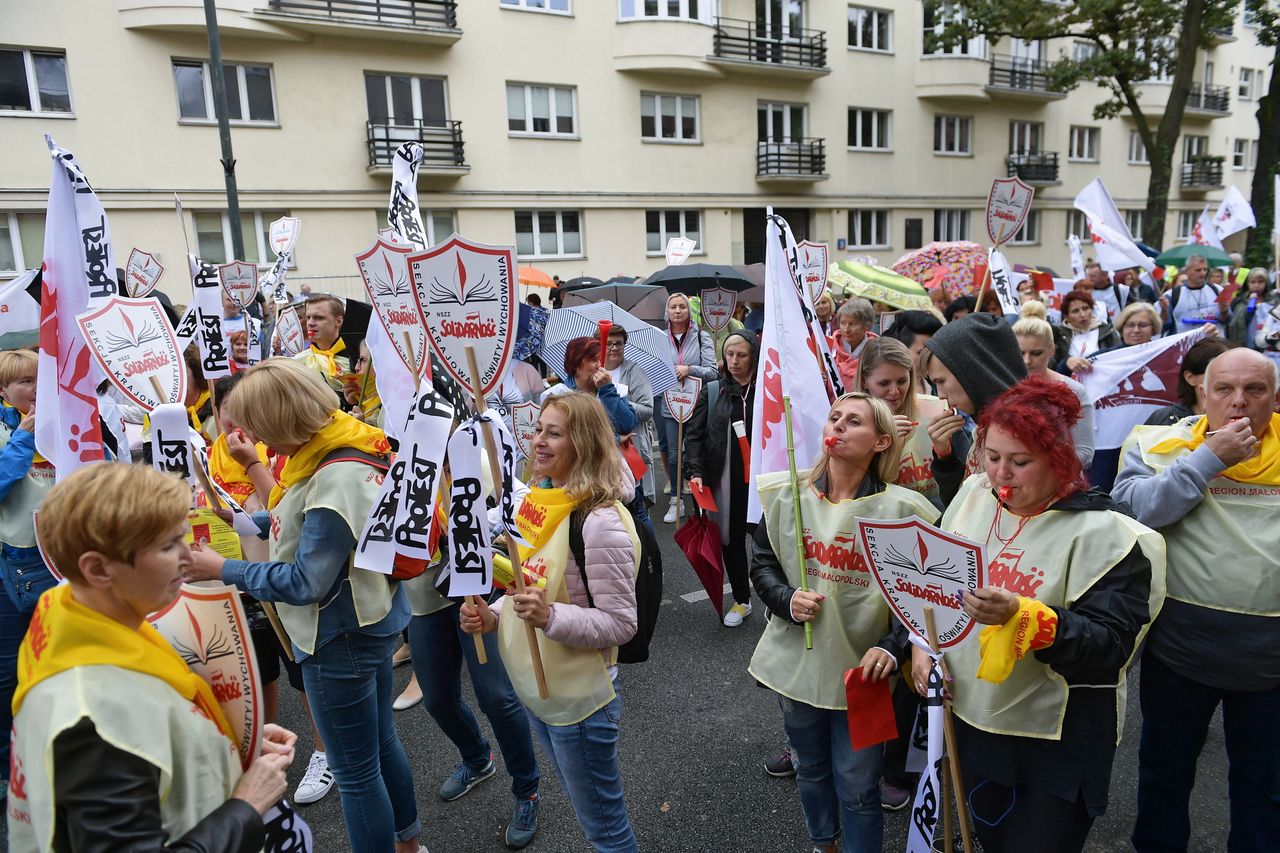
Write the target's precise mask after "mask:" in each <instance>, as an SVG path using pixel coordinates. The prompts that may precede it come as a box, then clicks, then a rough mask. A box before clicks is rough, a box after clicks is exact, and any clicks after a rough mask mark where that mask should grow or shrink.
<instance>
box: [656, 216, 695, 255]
mask: <svg viewBox="0 0 1280 853" xmlns="http://www.w3.org/2000/svg"><path fill="white" fill-rule="evenodd" d="M672 237H688V238H689V239H690V240H692V241H693V242H694V243H695V244H696V245H695V246H694V247H693V252H694V254H696V255H701V254H703V253H704V252H703V248H702V213H701V211H697V210H646V211H645V212H644V251H645V254H648V255H661V254H662V253H663V252H664V251H666V248H667V241H668V240H670V239H671V238H672Z"/></svg>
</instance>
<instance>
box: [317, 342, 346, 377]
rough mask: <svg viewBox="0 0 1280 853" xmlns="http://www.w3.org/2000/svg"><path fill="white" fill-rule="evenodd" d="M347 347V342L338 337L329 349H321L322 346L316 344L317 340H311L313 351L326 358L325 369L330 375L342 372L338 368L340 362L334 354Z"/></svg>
mask: <svg viewBox="0 0 1280 853" xmlns="http://www.w3.org/2000/svg"><path fill="white" fill-rule="evenodd" d="M346 348H347V342H346V341H344V340H343V339H342V338H338V340H337V341H335V342H334V344H333V346H331V347H329V348H328V349H320V347H318V346H316V342H315V341H312V342H311V351H312V352H313V353H315V354H316V355H318V356H320V357H321V358H322V359H324V363H325V369H326V370H328V371H329V375H330V376H337V375H338V374H340V373H341V372H342V371H341V370H339V369H338V362H337V360H336V359H335V358H334V356H336V355H337V354H338V353H340V352H342V351H343V350H345V349H346Z"/></svg>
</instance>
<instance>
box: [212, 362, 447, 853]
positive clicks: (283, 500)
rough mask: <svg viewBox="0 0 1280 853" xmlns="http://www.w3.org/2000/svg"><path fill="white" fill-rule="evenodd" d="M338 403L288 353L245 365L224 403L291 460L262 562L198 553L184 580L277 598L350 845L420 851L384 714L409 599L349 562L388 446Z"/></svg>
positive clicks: (408, 776) (401, 764) (400, 759)
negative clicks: (339, 798)
mask: <svg viewBox="0 0 1280 853" xmlns="http://www.w3.org/2000/svg"><path fill="white" fill-rule="evenodd" d="M336 404H337V401H336V400H335V399H334V396H333V392H332V391H331V390H330V389H329V386H328V385H327V384H326V383H325V381H324V379H322V378H321V377H320V375H319V374H318V373H316V372H315V371H313V370H311V369H309V368H307V367H305V366H304V365H302V364H300V363H299V362H297V361H294V360H292V359H285V358H271V359H267V360H266V361H264V362H262V363H261V364H258V365H255V366H254V367H252V368H250V369H249V370H247V371H245V373H244V378H243V379H241V380H240V382H239V384H238V385H237V386H236V388H235V390H234V391H232V393H231V399H229V400H227V401H226V404H225V405H226V406H227V408H228V411H229V413H230V415H231V418H232V420H233V421H235V422H236V423H238V424H240V425H241V427H242V428H243V429H244V432H245V433H246V434H247V435H248V437H249V438H250V439H251V440H253V441H261V442H262V443H264V444H265V445H266V446H267V447H268V448H269V449H270V450H272V451H274V452H275V453H277V454H283V455H285V456H288V457H289V461H288V463H287V464H286V465H285V466H284V469H283V470H282V471H281V473H280V482H279V485H277V486H276V488H275V489H274V490H272V492H271V496H270V499H269V500H268V502H267V506H268V509H269V510H270V513H269V515H268V514H267V513H259V515H258V516H256V517H255V520H256V521H258V523H259V527H261V528H262V529H263V534H264V535H268V534H269V541H270V544H271V556H270V561H269V562H246V561H244V560H224V559H223V558H222V557H221V556H219V555H218V554H216V553H214V552H213V551H211V550H209V549H207V548H203V547H200V546H199V545H197V546H196V547H195V548H193V566H192V569H191V572H190V576H191V578H192V579H194V580H222V581H223V582H225V583H228V584H232V585H234V586H236V587H238V588H239V589H241V590H244V591H245V592H248V593H249V594H250V595H252V596H253V597H254V598H256V599H258V600H259V601H273V602H276V603H277V612H278V613H279V616H280V621H281V623H282V624H283V625H284V629H285V631H286V632H287V633H288V634H289V639H290V640H291V641H292V644H293V654H294V657H295V658H296V659H297V660H298V662H299V664H300V665H301V667H302V681H303V684H304V686H305V687H306V692H307V698H308V700H309V702H310V706H311V716H312V718H313V720H314V721H315V724H316V729H317V730H318V731H319V732H320V734H321V735H323V736H324V743H325V747H326V749H325V755H326V758H327V760H328V763H329V766H330V767H331V768H332V770H333V775H334V778H335V779H336V780H337V784H338V790H339V791H340V792H341V793H342V815H343V819H344V822H345V823H346V827H347V835H348V836H349V838H350V841H351V849H352V850H353V851H354V853H388V851H390V850H391V849H392V847H393V844H394V848H395V851H396V853H417V851H418V835H419V833H420V831H421V828H422V824H421V821H419V819H418V807H417V804H416V803H415V801H414V796H413V774H412V772H411V770H410V769H409V761H408V759H407V758H406V757H405V753H404V747H403V745H402V744H401V743H400V737H399V735H398V734H397V733H396V728H395V724H394V723H393V722H392V719H391V715H392V710H391V702H392V695H391V694H392V691H391V688H392V680H393V679H392V673H391V655H392V653H393V652H394V651H395V639H396V635H397V634H398V633H400V631H401V630H403V629H404V627H405V625H407V624H408V623H409V605H408V601H407V600H406V598H405V593H404V591H403V590H402V589H401V588H400V585H399V584H398V583H397V582H395V581H392V580H391V578H390V576H389V575H385V574H381V573H379V572H374V571H367V570H365V569H360V568H356V567H355V565H354V564H353V559H354V551H355V547H356V542H357V537H359V535H360V532H361V531H362V530H363V529H364V524H365V521H366V519H368V517H369V512H370V510H371V509H372V507H373V502H374V500H375V499H376V497H377V494H378V489H379V487H380V486H381V484H382V478H383V472H384V471H385V470H386V458H387V455H388V453H389V452H390V445H389V443H388V442H387V437H386V435H385V434H384V433H383V432H382V430H380V429H375V428H374V427H371V426H368V425H367V424H363V423H360V422H359V421H357V420H356V419H355V418H353V417H351V416H350V415H347V414H344V413H343V412H341V411H339V410H338V409H337V405H336Z"/></svg>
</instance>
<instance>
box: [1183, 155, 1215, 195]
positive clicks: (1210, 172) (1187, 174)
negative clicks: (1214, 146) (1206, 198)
mask: <svg viewBox="0 0 1280 853" xmlns="http://www.w3.org/2000/svg"><path fill="white" fill-rule="evenodd" d="M1179 186H1181V187H1182V189H1183V190H1185V191H1187V192H1204V191H1206V190H1220V189H1222V159H1221V158H1218V157H1202V158H1200V159H1198V160H1195V161H1193V162H1191V163H1183V164H1182V176H1181V180H1180V181H1179Z"/></svg>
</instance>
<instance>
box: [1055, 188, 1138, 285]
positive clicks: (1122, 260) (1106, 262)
mask: <svg viewBox="0 0 1280 853" xmlns="http://www.w3.org/2000/svg"><path fill="white" fill-rule="evenodd" d="M1074 204H1075V208H1076V210H1079V211H1080V212H1081V213H1083V214H1084V215H1085V216H1086V217H1087V218H1088V220H1089V232H1090V234H1091V235H1092V240H1093V251H1094V255H1095V256H1096V257H1097V259H1098V265H1099V266H1101V267H1102V268H1103V269H1104V270H1106V271H1107V272H1115V271H1116V270H1125V269H1131V268H1133V267H1142V268H1143V269H1144V270H1146V271H1147V272H1151V271H1153V270H1154V269H1155V268H1156V265H1155V262H1154V261H1152V260H1151V258H1149V257H1147V254H1146V253H1145V252H1143V251H1142V250H1141V249H1139V248H1138V244H1137V243H1136V242H1134V239H1133V235H1132V234H1130V233H1129V226H1128V225H1127V224H1126V223H1125V220H1124V217H1123V216H1121V215H1120V210H1119V208H1117V207H1116V203H1115V201H1113V200H1112V198H1111V193H1109V192H1107V188H1106V185H1105V184H1103V183H1102V178H1094V179H1093V180H1092V181H1090V182H1089V184H1088V185H1086V186H1085V188H1084V189H1082V190H1080V192H1079V193H1077V194H1076V197H1075V202H1074ZM1073 263H1074V262H1073ZM1081 277H1083V269H1082V270H1081Z"/></svg>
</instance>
